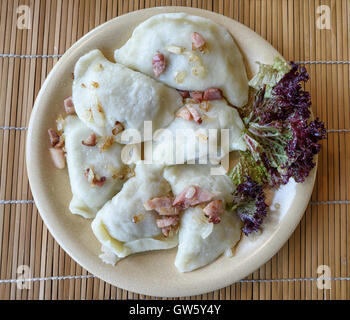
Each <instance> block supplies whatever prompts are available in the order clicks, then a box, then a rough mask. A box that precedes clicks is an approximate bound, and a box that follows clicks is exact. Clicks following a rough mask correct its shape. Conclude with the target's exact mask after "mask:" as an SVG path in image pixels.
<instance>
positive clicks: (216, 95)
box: [203, 88, 223, 100]
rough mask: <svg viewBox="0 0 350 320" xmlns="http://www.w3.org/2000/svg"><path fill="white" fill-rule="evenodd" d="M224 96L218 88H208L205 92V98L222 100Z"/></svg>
mask: <svg viewBox="0 0 350 320" xmlns="http://www.w3.org/2000/svg"><path fill="white" fill-rule="evenodd" d="M222 98H223V94H222V91H221V90H220V89H218V88H208V89H206V90H205V91H204V94H203V100H220V99H222Z"/></svg>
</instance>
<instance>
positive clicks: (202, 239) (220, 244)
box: [175, 207, 242, 272]
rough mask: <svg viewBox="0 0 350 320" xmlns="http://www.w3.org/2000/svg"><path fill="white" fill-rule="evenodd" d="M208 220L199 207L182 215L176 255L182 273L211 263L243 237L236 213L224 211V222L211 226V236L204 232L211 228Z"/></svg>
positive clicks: (222, 220)
mask: <svg viewBox="0 0 350 320" xmlns="http://www.w3.org/2000/svg"><path fill="white" fill-rule="evenodd" d="M206 219H207V218H205V217H204V215H203V211H202V209H201V208H200V207H195V208H189V209H187V210H186V211H185V213H184V215H183V216H182V219H181V227H180V231H179V246H178V250H177V255H176V258H175V266H176V268H177V269H178V270H179V271H180V272H189V271H192V270H195V269H198V268H200V267H203V266H205V265H207V264H209V263H211V262H212V261H214V260H215V259H216V258H218V257H219V256H220V255H222V254H223V253H224V252H225V250H226V249H231V248H232V247H234V246H235V244H236V243H237V242H238V241H239V240H240V237H241V227H242V226H241V222H240V220H239V218H238V217H237V215H236V214H235V213H234V212H227V211H225V212H224V213H223V214H222V215H221V222H220V223H218V224H214V225H213V226H212V231H211V233H210V234H209V235H208V236H206V235H204V234H205V233H206V231H205V230H204V229H206V228H208V226H207V224H208V222H205V220H206Z"/></svg>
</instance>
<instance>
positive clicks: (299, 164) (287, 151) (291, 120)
mask: <svg viewBox="0 0 350 320" xmlns="http://www.w3.org/2000/svg"><path fill="white" fill-rule="evenodd" d="M308 79H309V75H308V73H307V72H306V69H305V67H303V66H300V65H297V64H295V63H293V62H291V63H290V64H287V63H286V62H284V61H283V60H282V59H281V58H278V57H277V58H275V62H274V64H273V65H272V66H271V65H264V64H261V63H259V72H258V74H257V75H256V76H254V78H253V79H252V80H251V81H250V82H249V84H250V86H251V87H252V88H253V90H254V94H255V97H254V99H253V102H252V103H251V104H249V105H248V106H247V108H245V109H242V110H241V115H243V116H244V115H245V117H244V122H245V125H246V130H245V132H244V140H245V142H246V144H247V149H248V151H246V152H241V153H240V156H241V157H240V160H239V162H238V164H237V165H236V166H235V167H234V168H233V169H232V171H231V172H230V174H229V175H230V177H231V179H232V181H233V183H234V184H235V185H236V186H237V191H236V199H237V196H239V195H240V194H242V192H239V191H238V190H242V189H244V190H246V191H247V190H249V188H251V190H250V197H249V200H247V199H248V198H247V197H246V196H244V197H241V198H242V199H241V201H240V202H241V204H239V202H237V201H236V202H235V203H233V204H231V209H232V210H233V209H235V210H236V212H237V213H238V215H239V216H240V217H241V219H242V221H243V222H244V229H243V230H245V231H244V232H245V233H246V234H248V233H250V232H252V231H256V230H258V229H259V227H260V225H261V223H262V219H263V217H264V216H265V215H266V214H265V211H264V210H262V207H263V206H262V205H256V204H255V206H253V203H254V201H253V200H252V199H253V195H254V194H257V196H256V197H257V198H256V199H255V200H256V201H258V203H259V204H261V201H263V202H264V200H263V199H264V195H263V193H261V192H259V193H256V192H255V191H256V186H259V187H261V190H263V189H264V188H268V187H278V186H280V185H282V184H286V183H287V182H288V181H289V179H290V178H294V180H295V181H296V182H304V181H305V179H306V178H307V176H308V175H309V173H310V171H311V170H312V169H313V168H314V166H315V163H314V161H313V158H314V156H315V155H316V154H317V153H318V152H319V151H320V148H321V145H320V144H319V143H318V142H319V141H320V140H322V139H324V138H325V136H326V130H325V127H324V124H323V123H322V122H321V121H320V120H319V119H318V118H316V119H315V120H313V121H310V116H311V111H310V106H311V101H310V94H309V93H308V92H306V91H305V90H304V89H303V86H302V84H304V83H305V82H306V81H308ZM237 192H238V194H237ZM258 198H259V200H258ZM238 199H239V197H238ZM254 208H255V209H254ZM256 217H259V219H258V218H256Z"/></svg>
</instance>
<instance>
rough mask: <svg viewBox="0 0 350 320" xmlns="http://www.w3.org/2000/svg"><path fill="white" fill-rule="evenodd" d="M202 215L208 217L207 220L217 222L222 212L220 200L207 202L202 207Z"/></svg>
mask: <svg viewBox="0 0 350 320" xmlns="http://www.w3.org/2000/svg"><path fill="white" fill-rule="evenodd" d="M203 212H204V215H205V216H206V217H208V218H209V219H208V222H212V223H214V224H218V223H219V222H220V221H221V217H220V216H221V214H222V213H223V212H224V207H223V204H222V200H214V201H211V202H209V203H208V204H207V205H206V207H205V208H204V209H203Z"/></svg>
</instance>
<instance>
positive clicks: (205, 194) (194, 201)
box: [173, 186, 214, 209]
mask: <svg viewBox="0 0 350 320" xmlns="http://www.w3.org/2000/svg"><path fill="white" fill-rule="evenodd" d="M213 197H214V194H212V193H211V192H209V191H206V190H203V189H201V188H200V187H197V186H189V187H187V188H185V189H184V190H183V191H182V192H180V193H179V194H178V196H177V197H176V198H175V200H174V202H173V206H178V207H180V208H181V209H186V208H189V207H193V206H196V205H198V204H200V203H203V202H208V201H211V200H212V199H213Z"/></svg>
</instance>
